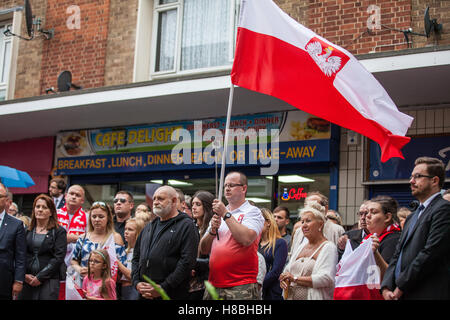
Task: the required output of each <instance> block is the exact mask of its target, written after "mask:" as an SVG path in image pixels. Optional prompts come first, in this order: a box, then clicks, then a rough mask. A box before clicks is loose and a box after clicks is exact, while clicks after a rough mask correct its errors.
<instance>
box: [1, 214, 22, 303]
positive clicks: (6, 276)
mask: <svg viewBox="0 0 450 320" xmlns="http://www.w3.org/2000/svg"><path fill="white" fill-rule="evenodd" d="M25 260H26V246H25V229H24V227H23V223H22V221H20V220H19V219H16V218H14V217H11V216H10V215H9V214H5V217H4V219H3V221H2V225H1V227H0V296H1V297H3V298H11V296H12V285H13V283H14V281H21V282H23V281H24V280H25Z"/></svg>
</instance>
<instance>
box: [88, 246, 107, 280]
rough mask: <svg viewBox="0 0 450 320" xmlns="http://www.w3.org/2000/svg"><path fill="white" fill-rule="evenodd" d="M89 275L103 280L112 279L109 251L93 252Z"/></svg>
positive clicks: (89, 263)
mask: <svg viewBox="0 0 450 320" xmlns="http://www.w3.org/2000/svg"><path fill="white" fill-rule="evenodd" d="M88 274H89V276H90V277H92V276H100V277H101V278H103V279H107V278H110V277H111V263H110V261H109V255H108V251H106V250H105V249H98V250H93V251H91V254H90V255H89V260H88Z"/></svg>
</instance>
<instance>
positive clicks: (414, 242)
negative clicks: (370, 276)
mask: <svg viewBox="0 0 450 320" xmlns="http://www.w3.org/2000/svg"><path fill="white" fill-rule="evenodd" d="M413 214H416V212H414V213H412V214H410V215H409V216H408V217H407V218H406V221H405V227H404V231H403V232H402V236H401V237H400V240H399V242H398V245H397V248H396V251H395V253H394V256H393V257H392V260H391V262H390V263H389V267H388V268H387V270H386V272H385V274H384V278H383V281H382V283H381V288H382V289H383V288H388V289H390V290H391V291H393V290H394V289H395V288H396V287H398V288H399V289H400V290H402V291H403V296H402V299H406V300H417V299H433V300H436V299H449V298H450V296H449V272H448V268H449V265H450V260H449V259H450V202H448V201H446V200H444V199H443V198H442V197H441V195H438V196H436V198H434V199H433V200H432V201H431V203H430V204H429V205H428V206H427V207H426V209H425V210H424V211H423V212H422V214H421V216H420V218H419V219H418V221H417V223H416V225H415V226H414V229H413V230H412V232H411V235H410V236H409V237H408V236H407V235H408V230H409V227H410V221H411V217H412V216H413ZM400 251H402V252H403V253H402V260H401V269H400V270H401V271H400V274H399V277H398V279H396V278H395V265H396V264H397V260H398V258H399V255H400Z"/></svg>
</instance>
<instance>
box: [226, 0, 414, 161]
mask: <svg viewBox="0 0 450 320" xmlns="http://www.w3.org/2000/svg"><path fill="white" fill-rule="evenodd" d="M231 82H232V83H233V84H235V85H237V86H240V87H243V88H246V89H249V90H253V91H258V92H261V93H265V94H268V95H271V96H274V97H276V98H279V99H281V100H284V101H286V102H287V103H289V104H291V105H292V106H294V107H296V108H298V109H300V110H303V111H305V112H307V113H310V114H313V115H315V116H317V117H320V118H322V119H325V120H328V121H330V122H332V123H335V124H337V125H339V126H341V127H344V128H347V129H350V130H353V131H355V132H358V133H360V134H362V135H364V136H366V137H368V138H370V139H372V140H373V141H375V142H377V143H378V144H379V145H380V147H381V161H383V162H385V161H387V160H388V159H389V158H391V157H400V158H403V155H402V153H401V151H400V149H401V148H402V147H403V146H404V145H405V144H407V143H408V142H409V140H410V138H408V137H405V134H406V132H407V130H408V127H409V126H410V125H411V122H412V121H413V118H412V117H410V116H408V115H406V114H403V113H401V112H400V111H398V109H397V107H396V105H395V103H394V102H393V101H392V99H391V98H390V97H389V95H388V94H387V92H386V91H385V90H384V88H383V87H382V86H381V85H380V83H379V82H378V81H377V80H376V79H375V77H374V76H373V75H372V74H371V73H370V72H369V71H367V70H366V69H365V68H364V67H363V66H362V65H361V64H360V63H359V62H358V60H357V59H356V58H355V57H353V55H352V54H350V53H349V52H348V51H347V50H345V49H343V48H341V47H339V46H337V45H335V44H333V43H331V42H329V41H327V40H326V39H324V38H322V37H320V36H318V35H317V34H315V33H314V32H312V31H311V30H309V29H307V28H305V27H304V26H302V25H301V24H299V23H298V22H296V21H295V20H294V19H292V18H291V17H289V16H288V15H287V14H286V13H284V12H283V11H282V10H281V9H280V8H279V7H278V6H277V5H276V4H275V3H274V2H273V1H272V0H242V7H241V15H240V20H239V26H238V34H237V41H236V53H235V58H234V64H233V69H232V71H231Z"/></svg>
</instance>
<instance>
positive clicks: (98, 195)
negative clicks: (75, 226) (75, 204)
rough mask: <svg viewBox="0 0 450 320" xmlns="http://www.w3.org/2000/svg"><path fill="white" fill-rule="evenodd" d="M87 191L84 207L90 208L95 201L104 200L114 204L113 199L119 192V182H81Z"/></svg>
mask: <svg viewBox="0 0 450 320" xmlns="http://www.w3.org/2000/svg"><path fill="white" fill-rule="evenodd" d="M81 186H82V187H83V188H84V191H85V197H84V198H85V199H84V204H83V209H85V210H86V211H87V210H89V209H90V207H91V206H92V204H93V203H94V202H95V201H103V202H105V203H108V204H110V205H111V207H114V206H113V199H114V196H115V195H116V192H117V190H118V189H117V184H104V185H99V184H81Z"/></svg>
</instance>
